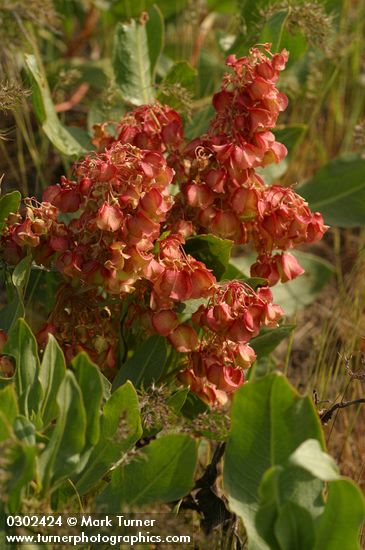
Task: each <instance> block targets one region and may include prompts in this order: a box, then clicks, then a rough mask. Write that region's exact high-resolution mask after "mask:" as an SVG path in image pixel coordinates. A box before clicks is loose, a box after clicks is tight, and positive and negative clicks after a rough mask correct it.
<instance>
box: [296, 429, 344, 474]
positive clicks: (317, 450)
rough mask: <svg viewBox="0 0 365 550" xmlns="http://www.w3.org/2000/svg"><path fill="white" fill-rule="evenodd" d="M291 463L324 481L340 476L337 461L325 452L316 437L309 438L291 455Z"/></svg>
mask: <svg viewBox="0 0 365 550" xmlns="http://www.w3.org/2000/svg"><path fill="white" fill-rule="evenodd" d="M289 464H292V465H293V466H298V467H299V468H303V469H304V470H306V471H307V472H309V473H311V474H312V475H313V476H314V477H316V478H318V479H321V480H322V481H332V480H334V479H338V478H339V471H338V468H337V465H336V462H335V461H334V460H333V458H332V457H331V456H330V455H328V454H327V453H325V452H323V451H322V449H321V445H320V444H319V442H318V441H317V440H316V439H307V441H304V443H302V444H301V445H299V447H298V448H297V449H296V450H295V451H294V453H293V454H292V455H291V456H290V457H289Z"/></svg>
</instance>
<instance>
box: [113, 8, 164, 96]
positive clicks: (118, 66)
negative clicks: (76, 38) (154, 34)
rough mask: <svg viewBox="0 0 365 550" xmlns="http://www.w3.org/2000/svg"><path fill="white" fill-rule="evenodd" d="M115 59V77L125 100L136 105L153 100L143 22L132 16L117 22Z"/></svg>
mask: <svg viewBox="0 0 365 550" xmlns="http://www.w3.org/2000/svg"><path fill="white" fill-rule="evenodd" d="M112 62H113V70H114V75H115V80H116V83H117V85H118V86H119V89H120V90H121V92H122V95H123V97H124V99H125V100H126V101H127V102H129V103H132V104H133V105H142V104H144V103H150V102H151V101H152V100H153V97H154V94H153V87H152V80H151V66H150V59H149V55H148V43H147V33H146V26H145V24H144V23H140V22H137V21H135V20H134V19H133V20H132V21H130V22H128V23H119V24H118V25H117V27H116V30H115V36H114V48H113V60H112Z"/></svg>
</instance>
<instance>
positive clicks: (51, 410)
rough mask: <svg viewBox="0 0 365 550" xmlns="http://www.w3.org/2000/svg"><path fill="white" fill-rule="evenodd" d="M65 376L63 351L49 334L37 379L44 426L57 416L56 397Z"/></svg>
mask: <svg viewBox="0 0 365 550" xmlns="http://www.w3.org/2000/svg"><path fill="white" fill-rule="evenodd" d="M65 374H66V363H65V357H64V355H63V351H62V350H61V348H60V346H59V345H58V343H57V340H56V339H55V337H54V336H53V335H52V334H49V336H48V343H47V346H46V349H45V350H44V353H43V358H42V363H41V367H40V371H39V379H40V382H41V384H42V387H43V392H44V393H43V400H42V405H41V416H42V419H43V424H44V425H45V426H46V425H47V424H49V422H51V420H53V419H54V418H56V416H57V413H58V406H57V402H56V396H57V393H58V390H59V387H60V385H61V383H62V380H63V378H64V376H65Z"/></svg>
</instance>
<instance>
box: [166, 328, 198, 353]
mask: <svg viewBox="0 0 365 550" xmlns="http://www.w3.org/2000/svg"><path fill="white" fill-rule="evenodd" d="M168 339H169V340H170V342H171V344H172V345H173V346H174V348H175V349H176V350H177V351H179V352H180V353H188V352H190V351H194V350H196V348H197V347H198V343H199V340H198V335H197V333H196V332H195V330H194V329H193V328H192V327H190V326H189V325H179V326H178V327H177V328H176V329H175V330H174V331H173V332H172V333H171V334H169V336H168Z"/></svg>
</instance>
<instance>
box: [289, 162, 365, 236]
mask: <svg viewBox="0 0 365 550" xmlns="http://www.w3.org/2000/svg"><path fill="white" fill-rule="evenodd" d="M297 192H298V193H299V194H300V195H301V196H302V197H303V198H304V199H305V200H306V201H307V202H308V204H309V206H310V207H311V209H312V210H318V211H319V212H321V213H322V214H323V217H324V220H325V222H326V223H328V224H329V225H334V226H337V227H356V226H363V225H365V159H364V158H363V157H362V156H361V155H359V154H356V155H355V154H351V155H343V156H340V157H338V158H336V159H333V160H331V161H330V162H329V163H328V164H325V165H324V166H322V168H320V169H319V170H318V172H317V173H316V174H315V175H314V177H313V178H312V179H311V180H310V181H308V182H307V183H305V184H304V185H301V186H300V187H299V188H298V190H297Z"/></svg>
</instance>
